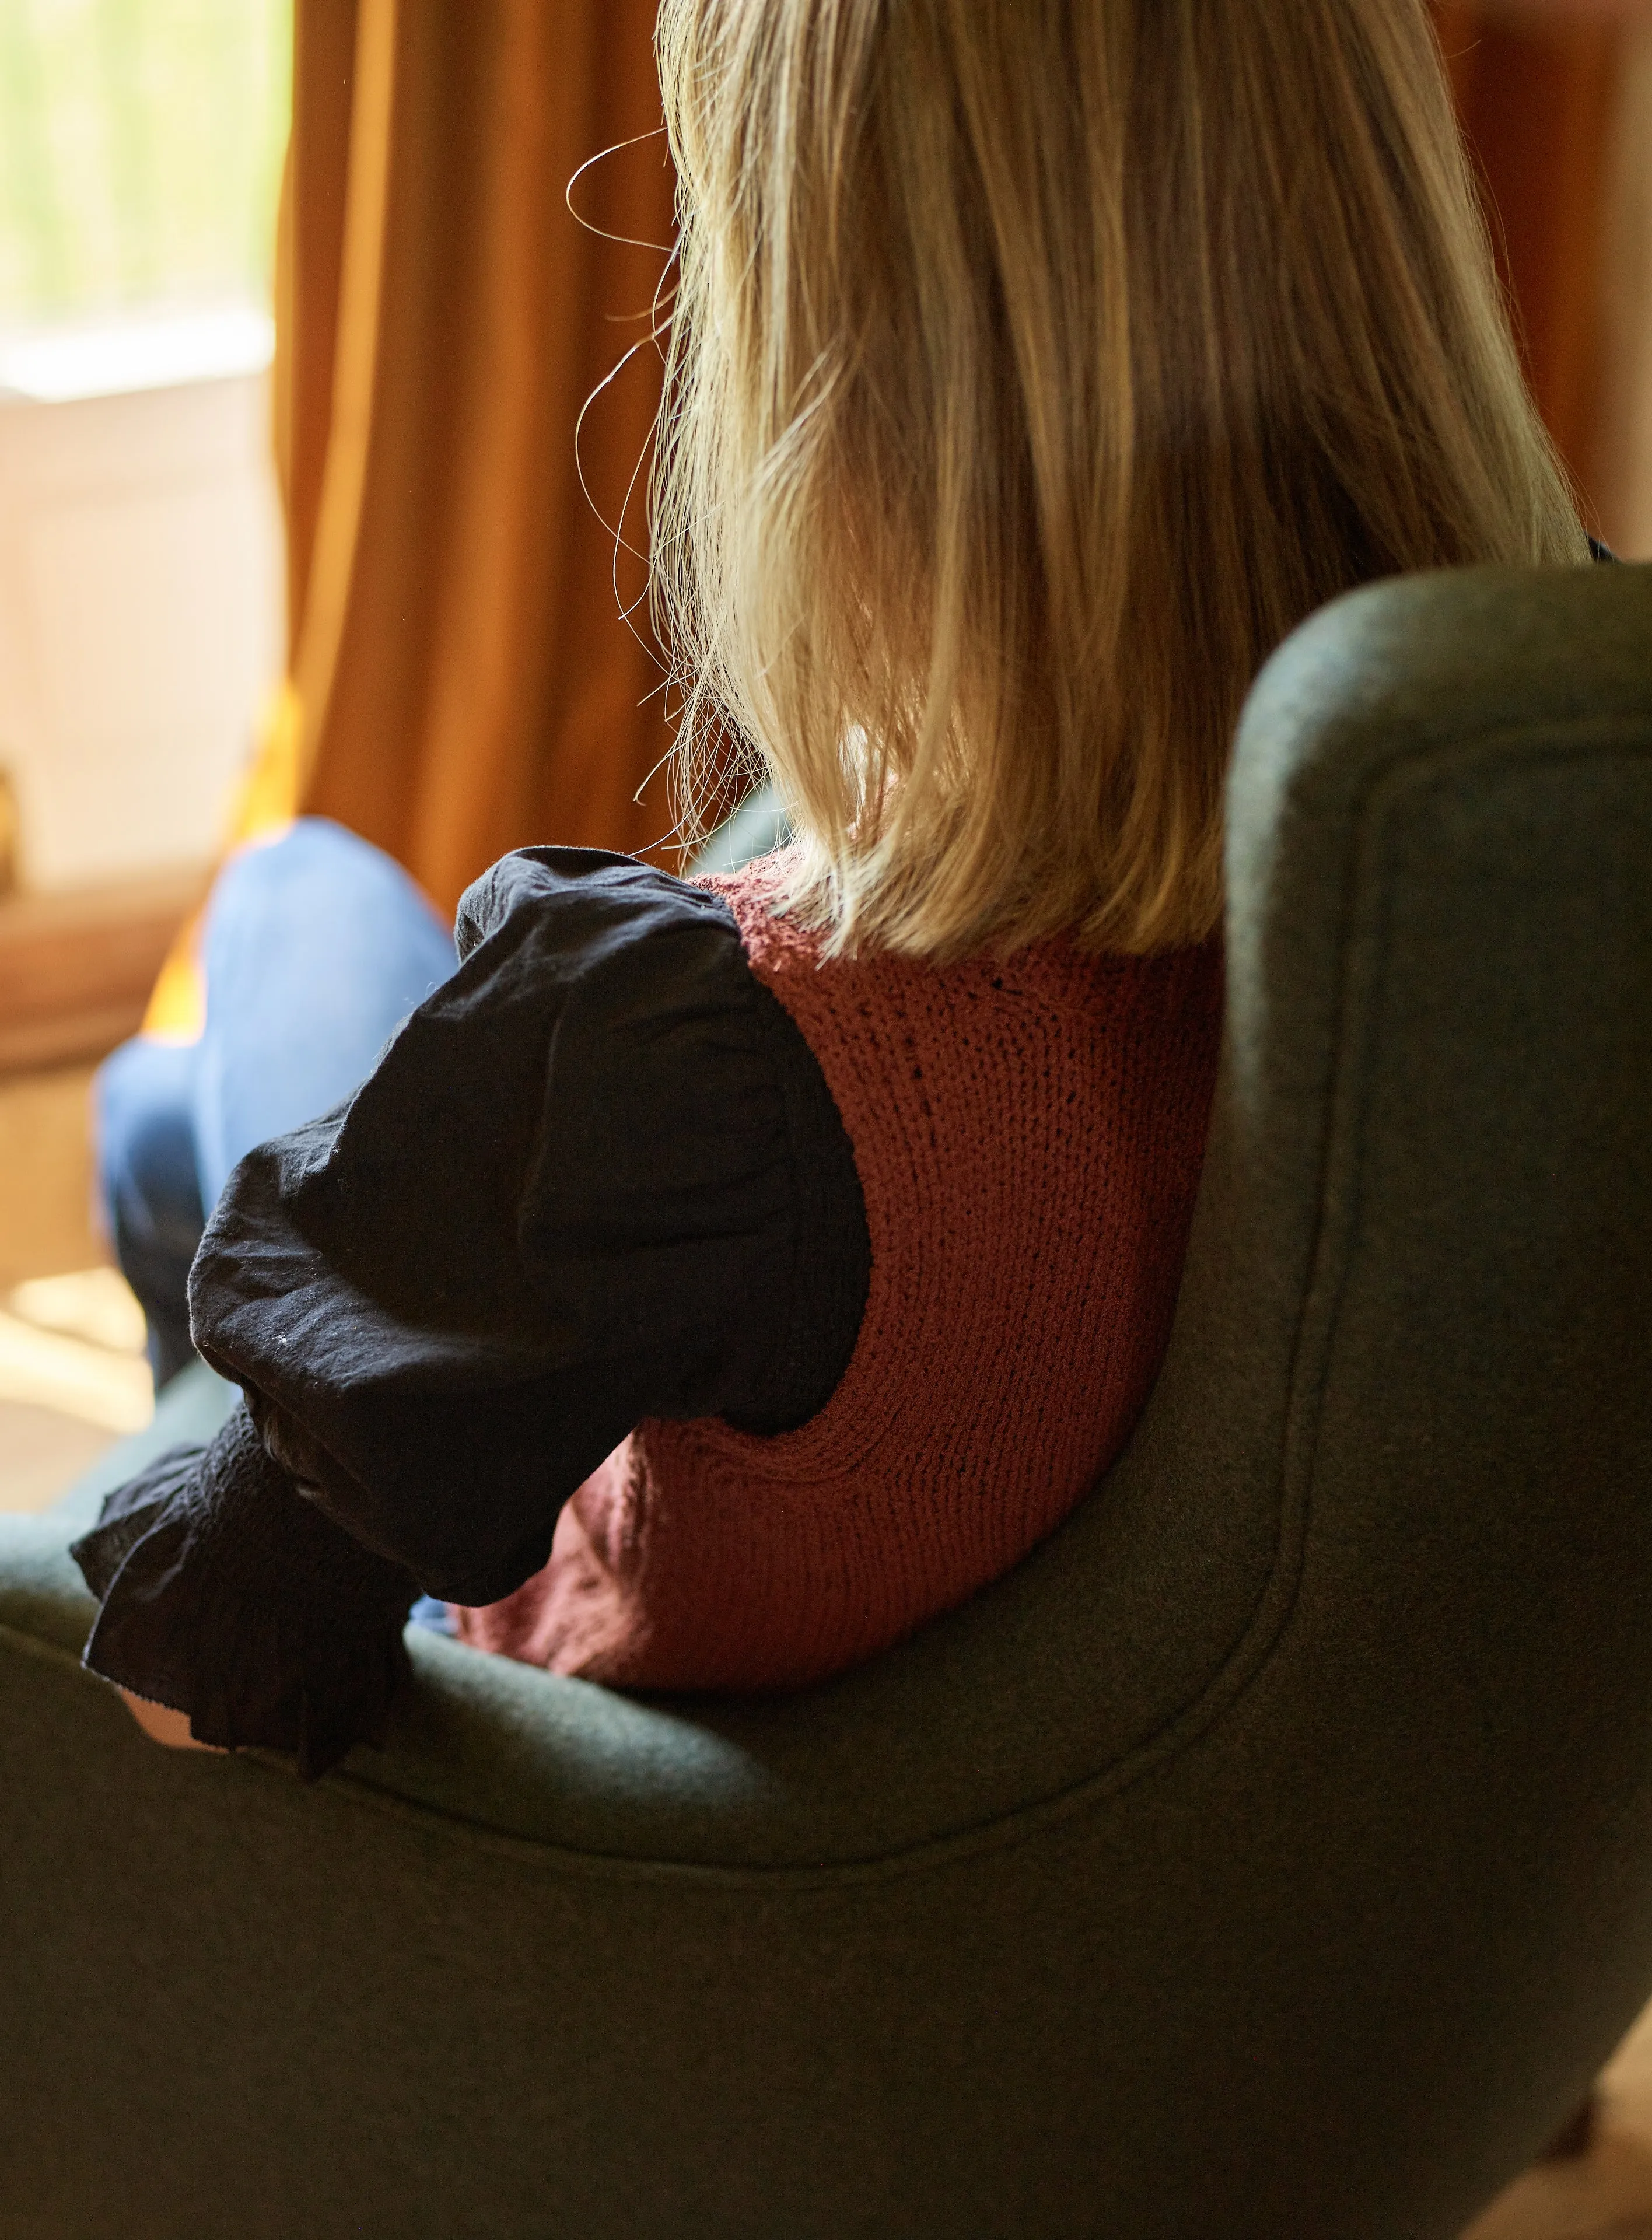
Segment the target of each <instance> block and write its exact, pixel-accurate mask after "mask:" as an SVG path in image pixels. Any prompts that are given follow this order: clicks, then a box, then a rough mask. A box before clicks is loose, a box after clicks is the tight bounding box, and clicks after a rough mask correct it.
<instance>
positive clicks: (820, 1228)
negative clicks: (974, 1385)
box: [81, 850, 869, 1768]
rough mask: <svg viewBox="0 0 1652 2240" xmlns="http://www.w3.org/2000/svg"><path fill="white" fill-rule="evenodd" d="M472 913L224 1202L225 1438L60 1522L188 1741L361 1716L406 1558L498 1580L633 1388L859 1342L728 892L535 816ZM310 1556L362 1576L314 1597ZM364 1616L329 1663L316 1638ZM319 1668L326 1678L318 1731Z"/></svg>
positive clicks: (221, 1346) (790, 1044) (796, 1066)
mask: <svg viewBox="0 0 1652 2240" xmlns="http://www.w3.org/2000/svg"><path fill="white" fill-rule="evenodd" d="M460 945H461V951H462V955H463V959H464V961H463V963H462V965H461V969H460V971H459V973H458V974H457V975H456V977H455V978H454V980H452V981H450V983H448V984H447V985H446V986H445V987H444V988H443V989H441V990H438V991H437V992H436V995H435V996H433V997H431V998H430V1000H429V1001H428V1002H427V1003H425V1004H424V1005H423V1006H422V1007H421V1008H420V1010H418V1011H417V1012H416V1013H415V1014H414V1016H413V1017H412V1018H411V1019H410V1021H409V1022H408V1023H407V1024H406V1025H405V1026H404V1027H403V1030H401V1031H400V1033H399V1034H398V1036H397V1037H396V1039H395V1040H394V1041H393V1042H392V1043H391V1044H390V1048H389V1050H387V1051H386V1053H385V1055H384V1057H383V1059H382V1060H381V1062H380V1064H379V1066H378V1068H377V1070H376V1072H375V1074H374V1075H373V1076H372V1077H371V1078H370V1080H369V1081H368V1082H367V1083H365V1084H364V1085H363V1089H362V1090H360V1091H359V1092H358V1093H357V1095H356V1097H354V1098H353V1099H352V1100H351V1102H350V1104H349V1105H347V1106H346V1107H344V1108H343V1110H341V1111H339V1112H337V1113H335V1114H332V1115H330V1116H329V1117H327V1118H325V1119H324V1120H322V1121H318V1122H316V1123H312V1125H311V1126H310V1127H308V1128H305V1129H303V1130H298V1131H297V1132H296V1134H295V1135H293V1136H291V1137H284V1138H283V1139H281V1140H279V1141H278V1142H276V1143H273V1144H269V1145H265V1146H263V1147H262V1148H261V1149H260V1150H258V1151H256V1152H255V1153H254V1154H253V1155H252V1156H251V1157H250V1158H249V1159H247V1160H246V1161H244V1162H243V1164H242V1166H241V1167H240V1168H239V1169H237V1170H236V1174H235V1176H234V1177H233V1178H232V1180H231V1183H230V1188H229V1189H228V1190H227V1191H226V1192H225V1194H224V1197H223V1201H222V1202H221V1203H220V1206H219V1208H218V1209H217V1211H216V1213H215V1215H214V1217H213V1221H212V1223H211V1224H210V1228H209V1231H208V1235H207V1237H206V1239H205V1241H204V1243H203V1246H202V1250H201V1253H200V1255H199V1257H197V1263H196V1268H195V1270H194V1273H193V1275H192V1277H191V1284H190V1297H191V1314H192V1319H193V1323H194V1329H195V1334H196V1337H197V1343H198V1344H199V1346H200V1348H201V1350H202V1351H203V1354H204V1355H205V1356H206V1357H207V1358H208V1360H210V1362H211V1363H213V1365H214V1366H215V1367H216V1368H217V1369H218V1370H220V1371H221V1372H222V1373H223V1374H224V1375H226V1376H230V1377H233V1378H235V1379H236V1381H238V1382H239V1383H241V1384H242V1385H243V1389H244V1390H246V1392H247V1395H248V1398H249V1403H250V1410H251V1421H250V1422H249V1420H248V1419H247V1418H246V1417H240V1416H238V1417H237V1418H236V1419H234V1420H235V1421H236V1422H238V1423H241V1424H243V1426H244V1430H243V1431H239V1432H236V1434H235V1435H234V1438H233V1440H232V1442H231V1443H232V1445H233V1449H234V1451H233V1453H232V1454H230V1456H229V1457H228V1460H227V1463H226V1461H225V1458H224V1457H219V1458H218V1460H217V1461H216V1463H215V1462H214V1461H213V1460H212V1457H213V1456H214V1455H215V1454H216V1449H215V1450H208V1454H207V1456H204V1457H195V1458H193V1459H192V1462H191V1463H190V1469H189V1470H185V1471H184V1472H183V1476H182V1477H176V1474H175V1482H174V1483H172V1484H171V1486H170V1490H169V1491H168V1493H167V1496H166V1499H165V1500H164V1501H163V1503H162V1504H161V1507H160V1509H159V1510H154V1509H153V1507H152V1497H153V1494H154V1491H155V1489H153V1488H151V1489H150V1499H151V1509H150V1511H149V1512H146V1514H147V1519H148V1521H147V1523H146V1526H145V1530H144V1531H143V1533H141V1534H139V1535H138V1537H137V1540H134V1539H133V1538H132V1531H131V1517H132V1512H131V1508H130V1503H129V1504H128V1508H127V1510H126V1512H125V1515H124V1517H118V1516H117V1517H110V1515H109V1514H107V1513H106V1517H105V1521H104V1523H103V1525H100V1527H99V1529H98V1533H97V1534H93V1535H90V1536H88V1539H87V1541H86V1542H83V1543H81V1546H82V1550H83V1551H85V1552H84V1553H83V1562H85V1561H86V1560H87V1557H88V1556H90V1557H91V1558H92V1559H93V1569H96V1568H97V1550H96V1549H95V1548H94V1547H93V1544H92V1543H95V1542H97V1540H98V1538H99V1535H100V1534H101V1535H103V1544H104V1547H105V1550H106V1551H107V1552H108V1553H110V1554H114V1553H115V1552H117V1550H118V1554H119V1558H120V1561H119V1563H118V1565H117V1566H116V1568H115V1569H114V1570H111V1571H110V1572H109V1576H108V1577H105V1578H103V1580H102V1583H100V1582H99V1579H98V1578H97V1577H94V1578H93V1583H94V1586H95V1587H97V1589H98V1590H99V1591H100V1593H102V1594H103V1595H104V1596H105V1597H106V1599H105V1607H104V1610H103V1614H102V1616H101V1617H100V1620H99V1624H98V1628H97V1630H95V1632H94V1635H93V1637H92V1641H91V1643H90V1644H89V1652H88V1654H89V1661H90V1663H92V1664H93V1665H94V1668H95V1669H97V1670H104V1671H106V1672H107V1673H108V1675H109V1677H112V1678H114V1679H116V1680H117V1681H119V1682H120V1683H122V1684H123V1685H124V1686H125V1687H126V1688H127V1689H128V1690H130V1691H131V1692H132V1693H135V1694H136V1695H137V1696H138V1697H140V1698H143V1699H146V1700H148V1701H150V1702H151V1703H157V1704H159V1705H161V1706H163V1707H166V1708H170V1709H173V1710H177V1711H179V1712H182V1713H187V1714H188V1715H189V1716H190V1720H191V1724H192V1731H193V1734H194V1737H195V1738H196V1739H197V1740H206V1741H208V1742H230V1743H234V1742H236V1741H264V1742H272V1743H280V1744H281V1745H282V1746H285V1747H297V1748H299V1750H300V1751H301V1756H303V1757H304V1758H305V1759H306V1762H307V1763H308V1764H310V1766H311V1767H312V1768H316V1767H318V1766H319V1763H320V1762H321V1760H322V1759H323V1757H328V1756H329V1754H330V1755H331V1756H336V1755H338V1754H340V1750H342V1748H343V1747H347V1746H348V1741H349V1739H351V1738H353V1737H354V1736H355V1735H356V1734H360V1733H365V1732H367V1731H369V1730H370V1729H372V1728H374V1727H375V1726H376V1724H382V1717H383V1705H384V1703H387V1702H388V1696H389V1686H393V1684H394V1679H395V1677H396V1673H398V1672H399V1670H400V1669H401V1663H400V1660H401V1659H402V1658H404V1652H403V1651H402V1650H401V1647H400V1633H401V1624H402V1621H403V1618H404V1617H405V1614H406V1610H407V1606H408V1603H410V1600H411V1599H412V1597H413V1595H414V1594H415V1593H416V1592H417V1591H419V1590H425V1591H429V1592H431V1593H435V1594H438V1595H442V1596H443V1597H446V1598H447V1599H450V1600H452V1601H456V1602H468V1603H485V1602H490V1601H494V1600H497V1599H499V1598H500V1597H502V1596H503V1595H504V1594H507V1593H509V1592H510V1590H512V1589H513V1588H514V1587H516V1585H518V1584H519V1583H521V1581H522V1580H523V1579H524V1578H526V1577H528V1576H530V1574H531V1572H533V1571H534V1570H536V1569H537V1568H539V1566H540V1565H541V1564H543V1562H544V1561H545V1559H546V1557H547V1555H548V1553H549V1550H550V1537H551V1534H552V1531H553V1530H554V1528H555V1523H556V1516H557V1514H558V1512H559V1510H560V1509H561V1507H562V1504H563V1501H564V1500H565V1499H566V1498H567V1497H568V1496H569V1495H570V1493H572V1492H573V1491H574V1490H576V1487H577V1486H578V1485H579V1484H580V1483H582V1482H583V1479H584V1478H585V1477H587V1476H589V1475H590V1471H591V1470H593V1469H594V1468H595V1467H596V1464H597V1463H600V1462H601V1461H602V1460H603V1458H604V1457H606V1456H607V1455H608V1454H609V1453H610V1451H611V1450H612V1449H613V1448H614V1447H615V1446H616V1444H617V1443H619V1441H620V1440H621V1439H622V1438H623V1437H624V1436H625V1435H626V1434H627V1433H628V1432H629V1430H631V1429H632V1428H634V1426H635V1424H636V1423H637V1422H638V1421H639V1420H640V1419H641V1418H642V1417H644V1416H650V1415H654V1416H658V1415H667V1416H684V1417H688V1416H698V1415H715V1414H719V1413H723V1414H729V1415H732V1416H735V1417H737V1418H738V1419H739V1420H740V1421H741V1422H742V1423H745V1424H747V1425H749V1427H750V1428H753V1429H756V1430H783V1429H787V1428H789V1427H790V1426H791V1425H792V1424H794V1423H801V1422H803V1421H804V1420H806V1419H807V1417H809V1415H811V1414H813V1413H814V1412H815V1410H816V1409H817V1408H818V1407H819V1406H820V1405H822V1404H823V1402H824V1400H825V1399H826V1398H827V1397H829V1393H830V1391H831V1390H832V1389H833V1387H834V1386H835V1385H836V1382H837V1379H838V1377H839V1376H840V1375H841V1373H842V1370H843V1367H844V1366H845V1365H846V1363H847V1361H848V1358H849V1353H850V1352H851V1351H852V1350H853V1345H854V1342H855V1337H856V1332H857V1330H858V1324H859V1318H860V1312H861V1308H862V1306H863V1303H864V1297H865V1288H866V1275H867V1268H868V1262H869V1248H868V1245H867V1242H866V1231H865V1217H864V1211H863V1207H862V1204H861V1200H860V1193H859V1186H858V1183H857V1181H856V1176H855V1170H854V1162H853V1157H852V1154H851V1152H850V1150H849V1144H848V1141H847V1138H846V1137H845V1136H844V1134H843V1128H842V1123H841V1122H840V1121H839V1120H838V1117H837V1114H836V1108H835V1106H834V1105H833V1104H832V1102H831V1099H830V1097H829V1093H828V1092H827V1090H826V1089H825V1085H824V1083H823V1079H822V1078H821V1076H820V1073H819V1069H818V1067H817V1066H816V1063H815V1061H814V1058H813V1057H812V1054H811V1053H810V1052H809V1050H808V1047H807V1045H806V1044H805V1043H803V1041H802V1038H801V1037H800V1036H799V1034H798V1032H797V1030H796V1028H795V1027H794V1026H793V1025H792V1023H791V1022H790V1021H789V1018H788V1017H786V1015H785V1013H784V1012H783V1010H781V1008H780V1006H779V1005H778V1004H777V1003H776V1002H775V1000H774V998H773V997H771V996H769V994H768V992H767V991H766V990H763V988H761V987H760V986H759V984H758V983H757V982H756V980H755V979H754V978H753V977H752V976H751V974H750V972H749V969H748V968H747V966H746V964H745V960H744V954H743V950H742V949H741V947H740V943H739V938H738V934H737V932H736V929H735V927H734V923H733V920H732V917H730V915H729V912H728V911H727V910H726V908H725V906H724V905H723V903H721V902H720V901H719V900H718V899H717V898H716V897H712V896H710V895H709V894H707V893H705V892H703V890H697V889H694V888H689V887H685V886H684V885H683V884H682V883H680V882H677V881H675V880H670V879H668V878H666V877H664V876H663V874H659V873H656V872H652V871H649V870H646V869H645V868H644V867H643V866H640V865H637V864H636V863H631V862H629V860H628V859H625V858H620V857H600V856H594V855H590V854H587V853H585V852H583V851H569V850H546V851H537V852H536V853H534V854H532V855H528V856H521V857H510V858H507V859H506V860H505V862H504V863H502V864H500V865H497V866H496V868H495V870H494V871H493V872H492V873H490V875H489V877H488V878H487V879H485V880H484V881H483V882H481V883H479V884H478V886H477V887H476V888H475V889H473V890H471V893H470V896H468V897H466V901H465V903H464V905H463V910H462V916H461V923H460ZM800 1163H807V1170H808V1173H809V1177H810V1187H809V1189H808V1190H803V1191H801V1192H800V1191H799V1190H797V1188H796V1175H797V1173H798V1171H799V1167H800ZM823 1302H825V1303H826V1304H825V1306H824V1307H823V1304H822V1303H823ZM255 1427H256V1429H255ZM258 1433H261V1434H262V1437H258V1436H256V1434H258ZM191 1471H192V1472H193V1476H191V1474H190V1473H191ZM209 1481H210V1483H209ZM129 1491H130V1490H129ZM124 1498H125V1497H124V1496H122V1497H116V1502H115V1503H111V1510H113V1509H116V1508H117V1507H118V1505H119V1503H121V1502H122V1501H123V1499H124ZM317 1530H320V1531H321V1532H322V1533H323V1535H325V1536H330V1537H329V1538H328V1539H327V1540H326V1541H325V1542H317V1541H316V1537H315V1536H316V1531H317ZM169 1535H170V1538H169ZM208 1538H210V1540H211V1542H212V1548H213V1549H214V1550H216V1552H215V1553H214V1552H211V1551H210V1550H209V1548H208V1545H207V1540H208ZM289 1541H290V1542H291V1543H292V1545H291V1547H290V1548H289V1546H288V1543H289ZM140 1543H141V1544H140ZM329 1549H330V1554H329V1553H328V1552H327V1550H329ZM301 1557H302V1561H301V1560H300V1558H301ZM361 1562H365V1563H368V1564H369V1565H376V1566H377V1567H379V1568H378V1569H377V1570H373V1571H371V1572H370V1573H366V1572H363V1571H361V1570H360V1569H359V1563H361ZM105 1568H107V1566H105ZM330 1568H331V1569H333V1570H336V1571H337V1573H338V1574H339V1576H341V1577H344V1576H348V1577H350V1578H351V1579H352V1581H353V1582H354V1583H353V1585H352V1588H351V1593H352V1594H353V1595H354V1596H356V1597H357V1598H358V1602H357V1603H356V1604H352V1605H351V1610H343V1609H342V1608H339V1607H332V1608H330V1610H329V1611H328V1614H327V1616H326V1618H325V1622H324V1623H318V1620H317V1615H316V1611H317V1596H318V1593H319V1590H318V1587H317V1579H318V1577H321V1576H323V1574H325V1573H327V1572H328V1570H329V1569H330ZM209 1572H210V1573H211V1574H212V1577H213V1580H214V1581H215V1583H212V1584H211V1585H210V1588H209V1586H208V1583H207V1575H208V1573H209ZM89 1576H91V1573H90V1571H89ZM323 1600H324V1597H323ZM352 1610H353V1611H354V1615H352V1614H351V1611H352ZM237 1612H239V1615H236V1613H237ZM249 1630H250V1634H251V1636H252V1637H254V1638H256V1642H257V1643H258V1646H257V1650H256V1657H255V1658H254V1659H253V1660H252V1663H249V1660H248V1659H247V1657H245V1656H244V1655H243V1656H241V1657H239V1658H238V1661H237V1659H236V1657H235V1656H233V1655H232V1654H231V1648H230V1644H231V1642H232V1641H233V1640H234V1639H236V1638H239V1637H243V1636H245V1635H246V1634H247V1633H248V1632H249ZM352 1632H353V1633H356V1634H357V1635H360V1636H362V1637H363V1639H362V1641H361V1643H360V1644H359V1645H360V1646H361V1647H362V1648H363V1650H365V1651H366V1652H367V1653H366V1654H365V1655H364V1656H363V1657H362V1658H361V1659H360V1660H359V1661H358V1663H357V1665H356V1667H354V1668H352V1670H354V1672H355V1677H353V1678H349V1679H347V1678H346V1677H344V1671H343V1665H342V1664H341V1663H340V1662H339V1660H338V1658H337V1657H336V1653H335V1652H334V1651H333V1650H329V1648H328V1647H327V1645H326V1644H327V1642H328V1639H329V1637H336V1636H338V1635H339V1634H341V1633H342V1634H344V1635H350V1634H351V1633H352ZM186 1642H193V1644H194V1646H193V1647H192V1648H188V1647H186V1646H184V1644H185V1643H186ZM117 1643H118V1644H120V1646H119V1648H118V1656H117ZM330 1660H331V1661H330ZM163 1664H164V1665H168V1666H170V1669H167V1670H162V1669H160V1668H161V1667H162V1666H163ZM180 1664H182V1665H183V1666H186V1667H188V1669H187V1670H178V1669H177V1667H178V1666H179V1665H180ZM227 1664H233V1665H235V1667H236V1676H237V1677H234V1679H233V1681H228V1680H226V1674H225V1667H226V1665H227ZM252 1664H257V1665H258V1666H259V1667H260V1668H261V1670H262V1678H260V1677H258V1676H257V1675H256V1674H255V1672H254V1671H253V1670H252ZM387 1672H388V1674H389V1685H385V1684H383V1683H384V1677H385V1675H386V1673H387ZM363 1673H365V1674H367V1675H368V1676H372V1675H375V1674H376V1675H377V1676H378V1681H377V1683H373V1682H372V1681H371V1678H370V1677H369V1679H368V1680H366V1681H364V1680H363ZM306 1674H308V1676H309V1681H310V1683H311V1684H310V1696H311V1697H316V1699H317V1700H318V1701H319V1700H321V1699H323V1698H324V1699H328V1701H329V1702H330V1703H333V1708H332V1709H331V1710H327V1711H326V1713H325V1716H324V1717H323V1714H322V1713H321V1712H317V1714H316V1720H315V1721H314V1722H313V1723H314V1724H315V1727H316V1732H315V1734H314V1735H313V1736H312V1737H311V1738H310V1740H309V1741H308V1742H306V1741H304V1740H303V1738H302V1737H300V1738H298V1739H297V1740H295V1739H294V1738H293V1737H294V1733H295V1730H294V1728H293V1725H292V1721H291V1717H290V1715H289V1713H290V1703H291V1702H292V1701H297V1700H302V1699H303V1692H304V1691H303V1684H301V1683H303V1682H304V1678H305V1675H306ZM283 1690H286V1691H287V1693H286V1697H283ZM295 1690H296V1694H295V1692H294V1691H295ZM341 1690H343V1692H344V1693H347V1694H348V1693H350V1691H351V1690H355V1691H356V1694H357V1697H358V1700H357V1701H356V1704H355V1708H354V1710H351V1711H350V1715H349V1716H348V1717H343V1716H342V1714H341V1717H342V1723H341V1717H334V1716H333V1712H334V1710H336V1709H337V1706H336V1702H334V1701H333V1699H336V1698H337V1697H339V1695H340V1692H341ZM318 1691H319V1693H318ZM283 1701H286V1702H288V1703H289V1713H283V1712H282V1711H281V1710H280V1709H279V1704H280V1703H282V1702H283ZM249 1722H250V1723H249ZM323 1728H324V1729H325V1732H324V1734H323ZM347 1729H348V1730H350V1732H349V1733H346V1732H345V1730H347ZM341 1736H342V1737H343V1740H342V1741H341Z"/></svg>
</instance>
